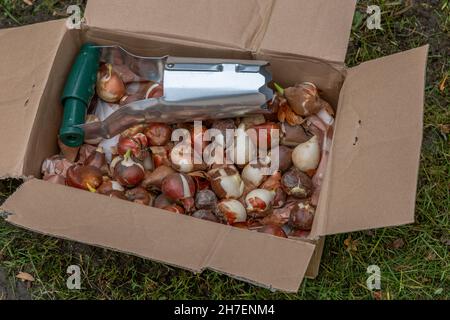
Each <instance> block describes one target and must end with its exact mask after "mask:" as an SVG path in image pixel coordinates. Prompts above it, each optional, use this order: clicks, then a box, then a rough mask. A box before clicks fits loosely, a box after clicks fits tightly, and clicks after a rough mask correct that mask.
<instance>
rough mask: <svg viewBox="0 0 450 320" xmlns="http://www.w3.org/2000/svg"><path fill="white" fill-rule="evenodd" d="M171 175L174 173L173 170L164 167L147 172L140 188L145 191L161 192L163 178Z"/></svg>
mask: <svg viewBox="0 0 450 320" xmlns="http://www.w3.org/2000/svg"><path fill="white" fill-rule="evenodd" d="M172 173H175V170H173V169H172V168H171V167H167V166H164V165H163V166H160V167H158V168H156V169H155V170H154V171H152V172H149V171H147V172H146V173H145V178H144V180H143V181H142V186H143V187H144V188H146V189H156V190H161V185H162V182H163V180H164V178H165V177H167V176H168V175H170V174H172Z"/></svg>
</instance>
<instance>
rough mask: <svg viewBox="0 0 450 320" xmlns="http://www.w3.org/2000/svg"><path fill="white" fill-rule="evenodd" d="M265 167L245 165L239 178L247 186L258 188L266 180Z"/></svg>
mask: <svg viewBox="0 0 450 320" xmlns="http://www.w3.org/2000/svg"><path fill="white" fill-rule="evenodd" d="M267 168H268V167H267V166H264V165H261V164H259V163H257V164H251V163H249V164H247V165H246V166H245V167H244V169H242V173H241V177H242V180H243V181H244V183H246V184H247V185H249V186H251V187H253V188H258V187H259V186H260V185H261V183H263V181H264V180H266V178H267V175H266V174H265V173H266V171H267Z"/></svg>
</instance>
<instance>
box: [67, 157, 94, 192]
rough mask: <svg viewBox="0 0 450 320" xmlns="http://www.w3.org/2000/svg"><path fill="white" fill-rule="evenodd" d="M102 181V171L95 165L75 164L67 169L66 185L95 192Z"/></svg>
mask: <svg viewBox="0 0 450 320" xmlns="http://www.w3.org/2000/svg"><path fill="white" fill-rule="evenodd" d="M102 183H103V177H102V172H101V171H100V169H98V168H96V167H93V166H84V165H80V164H75V165H73V166H72V167H70V168H69V169H68V170H67V177H66V184H67V185H68V186H71V187H75V188H78V189H84V190H89V191H91V192H95V191H96V189H97V188H98V187H99V186H100V185H101V184H102Z"/></svg>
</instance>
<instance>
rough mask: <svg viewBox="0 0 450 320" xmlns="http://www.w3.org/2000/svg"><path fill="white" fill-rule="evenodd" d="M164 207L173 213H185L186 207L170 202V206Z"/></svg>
mask: <svg viewBox="0 0 450 320" xmlns="http://www.w3.org/2000/svg"><path fill="white" fill-rule="evenodd" d="M162 209H164V210H167V211H170V212H173V213H179V214H184V213H185V211H184V209H183V208H182V207H180V206H179V205H177V204H170V205H168V206H165V207H163V208H162Z"/></svg>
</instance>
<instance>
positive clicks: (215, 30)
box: [85, 0, 356, 62]
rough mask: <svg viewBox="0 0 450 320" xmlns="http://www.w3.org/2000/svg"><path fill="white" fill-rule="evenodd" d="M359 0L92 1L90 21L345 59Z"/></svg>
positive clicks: (250, 47)
mask: <svg viewBox="0 0 450 320" xmlns="http://www.w3.org/2000/svg"><path fill="white" fill-rule="evenodd" d="M355 4H356V0H315V1H310V0H276V1H275V0H246V1H242V0H227V1H223V0H196V1H189V2H186V1H184V0H169V1H160V0H132V1H130V0H129V1H121V0H90V1H88V4H87V7H86V12H85V17H86V21H87V24H88V25H89V26H92V27H100V28H104V29H110V30H120V31H129V32H138V33H146V34H152V35H160V36H163V37H166V38H174V39H184V40H194V41H196V42H204V43H210V44H221V45H224V46H227V47H235V48H241V49H248V50H251V51H255V52H258V51H259V49H260V48H261V50H262V51H267V52H278V53H280V52H281V53H289V54H296V55H301V56H306V57H316V58H319V59H323V60H329V61H338V62H343V61H344V59H345V54H346V52H347V44H348V39H349V35H350V29H351V24H352V20H353V12H354V8H355Z"/></svg>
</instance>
